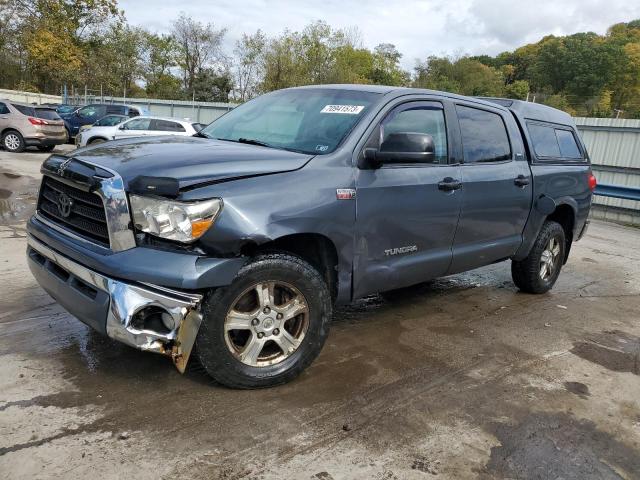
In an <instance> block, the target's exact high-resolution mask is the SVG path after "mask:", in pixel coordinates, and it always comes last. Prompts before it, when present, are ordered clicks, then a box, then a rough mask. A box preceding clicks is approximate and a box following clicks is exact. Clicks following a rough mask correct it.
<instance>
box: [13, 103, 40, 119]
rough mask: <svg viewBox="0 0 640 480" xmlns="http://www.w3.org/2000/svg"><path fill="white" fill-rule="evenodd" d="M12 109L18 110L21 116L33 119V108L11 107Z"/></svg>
mask: <svg viewBox="0 0 640 480" xmlns="http://www.w3.org/2000/svg"><path fill="white" fill-rule="evenodd" d="M13 107H14V108H15V109H16V110H18V111H19V112H20V113H21V114H23V115H27V116H28V117H35V116H36V110H35V108H33V107H25V106H24V105H15V104H14V105H13Z"/></svg>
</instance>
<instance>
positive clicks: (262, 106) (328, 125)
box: [199, 88, 380, 155]
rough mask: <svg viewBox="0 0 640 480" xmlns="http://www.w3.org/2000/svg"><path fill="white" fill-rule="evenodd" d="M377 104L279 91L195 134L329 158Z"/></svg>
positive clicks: (323, 92)
mask: <svg viewBox="0 0 640 480" xmlns="http://www.w3.org/2000/svg"><path fill="white" fill-rule="evenodd" d="M379 98H380V94H377V93H372V92H359V91H355V90H334V89H328V88H315V89H314V88H305V89H293V90H281V91H278V92H273V93H271V94H268V95H263V96H261V97H258V98H256V99H254V100H251V101H250V102H247V103H245V104H243V105H240V106H239V107H237V108H235V109H234V110H232V111H230V112H229V113H227V114H226V115H224V116H222V117H220V118H219V119H217V120H216V121H214V122H213V123H211V124H210V125H209V126H207V127H205V128H204V129H202V130H201V131H200V132H199V133H200V135H204V136H206V137H209V138H216V139H220V140H230V141H234V142H241V143H255V144H262V145H265V146H269V147H274V148H282V149H284V150H293V151H298V152H303V153H313V154H320V155H322V154H327V153H331V152H333V151H334V150H335V149H336V148H337V147H338V145H339V144H340V142H341V141H342V140H343V139H344V138H345V137H346V136H347V134H348V133H349V132H350V131H351V129H352V128H353V127H354V126H355V125H356V124H357V123H358V121H359V120H360V119H361V118H362V117H363V116H364V115H365V113H366V112H367V111H368V110H369V107H370V106H371V105H372V104H374V103H375V102H376V101H378V99H379Z"/></svg>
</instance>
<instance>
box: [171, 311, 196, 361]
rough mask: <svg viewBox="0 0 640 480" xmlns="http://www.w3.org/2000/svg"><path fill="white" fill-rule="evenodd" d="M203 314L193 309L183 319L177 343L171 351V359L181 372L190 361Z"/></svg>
mask: <svg viewBox="0 0 640 480" xmlns="http://www.w3.org/2000/svg"><path fill="white" fill-rule="evenodd" d="M201 323H202V315H200V313H199V312H198V311H196V310H191V311H190V312H189V313H188V314H187V316H186V317H185V318H184V320H183V321H182V325H181V326H180V330H179V331H178V336H177V338H176V342H175V345H174V346H173V349H172V351H171V359H172V360H173V364H174V365H175V366H176V368H177V369H178V371H179V372H180V373H184V372H185V370H186V369H187V364H188V363H189V357H190V356H191V350H193V344H194V343H195V341H196V336H197V335H198V330H200V324H201Z"/></svg>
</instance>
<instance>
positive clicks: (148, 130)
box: [76, 117, 196, 147]
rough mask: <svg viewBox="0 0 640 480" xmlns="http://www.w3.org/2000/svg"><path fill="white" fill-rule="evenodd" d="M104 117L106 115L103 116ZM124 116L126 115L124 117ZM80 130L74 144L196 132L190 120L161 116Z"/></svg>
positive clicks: (139, 118) (96, 125) (133, 119)
mask: <svg viewBox="0 0 640 480" xmlns="http://www.w3.org/2000/svg"><path fill="white" fill-rule="evenodd" d="M105 118H106V117H105ZM125 118H126V117H125ZM99 123H102V121H99V122H97V123H96V124H95V125H94V126H93V127H91V128H88V129H87V130H83V131H81V132H80V133H79V134H78V136H77V137H76V145H78V146H81V147H84V146H85V145H95V144H96V143H102V142H106V141H107V140H117V139H120V138H133V137H148V136H157V135H187V136H191V135H193V134H195V133H196V129H195V128H193V126H192V124H191V123H190V122H185V121H182V120H175V119H173V118H162V117H136V118H132V119H128V120H126V121H124V122H120V123H118V124H116V125H113V126H102V125H98V124H99Z"/></svg>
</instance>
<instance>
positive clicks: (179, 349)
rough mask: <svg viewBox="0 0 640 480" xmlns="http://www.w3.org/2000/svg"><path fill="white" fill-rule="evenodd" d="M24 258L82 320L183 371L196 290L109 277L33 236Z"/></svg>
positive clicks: (194, 327) (195, 317) (194, 326)
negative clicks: (168, 287)
mask: <svg viewBox="0 0 640 480" xmlns="http://www.w3.org/2000/svg"><path fill="white" fill-rule="evenodd" d="M27 259H28V263H29V268H30V269H31V272H32V274H33V275H34V277H35V278H36V280H37V281H38V283H39V284H40V285H41V286H42V287H43V288H44V289H45V290H46V291H47V292H48V293H49V294H50V295H51V296H52V297H53V298H54V299H55V300H56V301H57V302H58V303H60V304H61V305H62V306H63V307H64V308H65V309H66V310H68V311H69V312H70V313H71V314H72V315H74V316H75V317H77V318H78V319H79V320H81V321H82V322H83V323H86V324H87V325H89V326H91V327H93V328H94V329H95V330H97V331H99V332H101V333H103V334H106V335H108V336H109V337H111V338H113V339H114V340H118V341H120V342H122V343H125V344H127V345H130V346H132V347H135V348H137V349H140V350H145V351H151V352H156V353H161V354H164V355H168V356H170V357H171V359H172V360H173V363H174V364H175V366H176V367H177V368H178V370H179V371H180V372H181V373H183V372H184V371H185V369H186V366H187V362H188V361H189V356H190V354H191V350H192V348H193V344H194V342H195V339H196V335H197V333H198V329H199V328H200V323H201V321H202V316H201V314H200V304H201V302H202V295H199V294H194V293H186V292H180V291H176V290H171V289H167V288H164V287H159V286H156V285H151V284H133V283H127V282H123V281H120V280H115V279H113V278H110V277H107V276H105V275H102V274H100V273H98V272H96V271H94V270H91V269H89V268H87V267H85V266H83V265H81V264H79V263H77V262H75V261H73V260H71V259H70V258H68V257H66V256H64V255H61V254H60V253H58V252H57V251H55V250H53V249H51V248H49V247H48V246H47V245H45V244H44V243H42V242H41V241H39V240H38V239H36V238H35V237H34V236H33V235H29V238H28V247H27Z"/></svg>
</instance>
